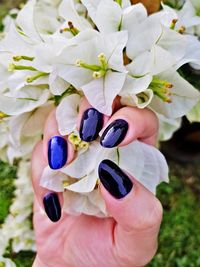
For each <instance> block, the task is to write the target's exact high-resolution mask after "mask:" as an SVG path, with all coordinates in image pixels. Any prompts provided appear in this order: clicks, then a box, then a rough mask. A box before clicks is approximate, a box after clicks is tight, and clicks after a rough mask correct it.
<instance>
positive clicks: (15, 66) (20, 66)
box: [8, 63, 37, 72]
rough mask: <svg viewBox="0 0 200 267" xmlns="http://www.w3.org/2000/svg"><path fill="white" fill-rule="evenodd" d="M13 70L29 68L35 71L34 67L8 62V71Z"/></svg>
mask: <svg viewBox="0 0 200 267" xmlns="http://www.w3.org/2000/svg"><path fill="white" fill-rule="evenodd" d="M15 70H31V71H37V70H36V69H35V68H33V67H31V66H24V65H15V64H13V63H11V64H9V66H8V71H10V72H11V71H15Z"/></svg>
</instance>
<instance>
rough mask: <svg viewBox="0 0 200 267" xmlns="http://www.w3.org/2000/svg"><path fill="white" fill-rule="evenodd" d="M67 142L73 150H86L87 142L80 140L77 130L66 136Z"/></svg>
mask: <svg viewBox="0 0 200 267" xmlns="http://www.w3.org/2000/svg"><path fill="white" fill-rule="evenodd" d="M68 140H69V142H70V143H71V144H72V145H73V147H74V150H75V151H78V150H81V149H84V150H87V149H88V147H89V143H87V142H85V141H82V140H81V138H80V136H79V134H78V132H75V131H74V132H72V133H71V134H70V135H69V137H68Z"/></svg>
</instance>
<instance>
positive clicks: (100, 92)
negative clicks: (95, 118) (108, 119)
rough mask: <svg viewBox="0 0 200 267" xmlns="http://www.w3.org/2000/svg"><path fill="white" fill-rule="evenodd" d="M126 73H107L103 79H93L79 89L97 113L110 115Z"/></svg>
mask: <svg viewBox="0 0 200 267" xmlns="http://www.w3.org/2000/svg"><path fill="white" fill-rule="evenodd" d="M125 78H126V73H119V72H112V71H107V74H106V76H105V77H104V78H100V79H95V80H93V81H91V82H90V83H88V84H86V85H84V86H82V87H81V89H82V90H83V92H84V94H85V96H86V97H87V99H88V101H89V102H90V104H91V105H92V106H93V107H94V108H96V109H97V110H98V111H99V112H101V113H103V114H106V115H111V113H112V104H113V100H114V99H115V97H116V96H117V95H118V93H119V92H120V90H121V88H122V86H123V84H124V82H125Z"/></svg>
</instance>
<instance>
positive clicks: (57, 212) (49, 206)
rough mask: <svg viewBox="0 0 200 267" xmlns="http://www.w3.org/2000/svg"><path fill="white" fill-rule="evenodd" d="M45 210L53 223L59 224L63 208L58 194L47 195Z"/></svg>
mask: <svg viewBox="0 0 200 267" xmlns="http://www.w3.org/2000/svg"><path fill="white" fill-rule="evenodd" d="M43 203H44V208H45V212H46V214H47V216H48V217H49V219H50V220H51V221H52V222H57V221H59V220H60V218H61V206H60V202H59V199H58V196H57V194H56V193H49V194H47V195H46V196H45V197H44V199H43Z"/></svg>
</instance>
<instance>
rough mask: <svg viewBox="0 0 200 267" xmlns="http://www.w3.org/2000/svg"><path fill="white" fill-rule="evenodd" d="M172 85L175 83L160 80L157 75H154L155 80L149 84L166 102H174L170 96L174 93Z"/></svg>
mask: <svg viewBox="0 0 200 267" xmlns="http://www.w3.org/2000/svg"><path fill="white" fill-rule="evenodd" d="M172 87H173V84H171V83H169V82H168V81H165V80H160V79H159V78H157V77H153V80H152V82H151V83H150V85H149V88H150V89H151V90H152V91H153V92H154V94H155V95H156V96H158V97H159V98H160V99H162V100H163V101H164V102H166V103H171V102H172V100H171V98H170V96H171V95H172V94H171V92H170V89H171V88H172Z"/></svg>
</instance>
